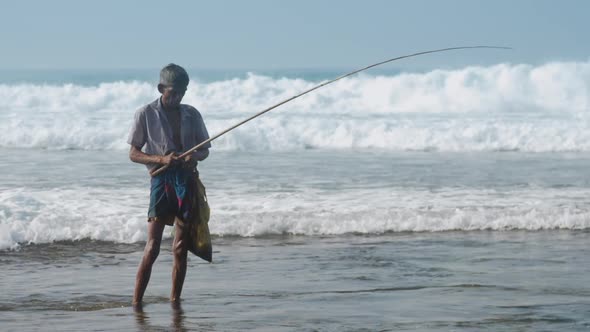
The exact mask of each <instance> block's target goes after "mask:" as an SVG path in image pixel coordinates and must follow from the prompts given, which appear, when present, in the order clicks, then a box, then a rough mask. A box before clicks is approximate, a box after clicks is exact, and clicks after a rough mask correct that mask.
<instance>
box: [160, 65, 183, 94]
mask: <svg viewBox="0 0 590 332" xmlns="http://www.w3.org/2000/svg"><path fill="white" fill-rule="evenodd" d="M188 81H189V79H188V74H187V72H186V70H184V68H182V67H181V66H179V65H176V64H173V63H170V64H168V65H166V67H164V68H162V70H160V84H163V85H168V86H179V87H185V88H186V87H187V86H188Z"/></svg>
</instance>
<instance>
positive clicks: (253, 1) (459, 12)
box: [0, 0, 590, 70]
mask: <svg viewBox="0 0 590 332" xmlns="http://www.w3.org/2000/svg"><path fill="white" fill-rule="evenodd" d="M588 13H590V1H587V0H563V1H557V0H494V1H483V0H481V1H479V0H448V1H439V0H430V1H427V0H411V1H410V0H408V1H405V0H397V1H396V0H389V1H387V0H363V1H360V0H359V1H349V0H297V1H293V0H291V1H280V0H274V1H273V0H248V1H244V0H239V1H238V0H235V1H229V0H207V1H202V0H193V1H189V0H187V1H178V0H170V1H152V0H143V1H139V0H127V1H123V0H116V1H115V0H100V1H75V0H52V1H45V0H38V1H33V0H19V1H5V2H3V3H2V12H1V13H0V41H1V48H0V50H1V51H0V69H15V70H19V69H40V68H42V69H77V68H84V69H107V68H109V69H117V68H160V67H162V65H164V64H166V63H169V62H175V63H178V64H181V65H183V66H185V67H187V68H206V69H246V70H257V69H262V70H272V69H296V68H302V69H303V68H305V69H314V68H333V69H336V68H337V69H340V68H351V69H355V68H357V67H360V66H364V65H369V64H371V63H374V62H378V61H381V60H385V59H388V58H392V57H396V56H400V55H405V54H410V53H415V52H419V51H426V50H431V49H438V48H445V47H454V46H470V45H501V46H509V47H512V48H514V49H513V50H511V51H502V50H467V51H456V52H448V53H444V54H443V53H439V54H432V55H427V56H421V57H416V58H412V59H407V60H403V61H400V62H396V63H395V66H396V68H407V69H431V68H453V67H463V66H469V65H491V64H496V63H513V64H516V63H529V64H541V63H546V62H550V61H588V59H589V57H590V43H588V40H589V38H588V37H587V36H586V33H588V32H590V20H589V19H588V18H587V15H588ZM392 66H393V65H392Z"/></svg>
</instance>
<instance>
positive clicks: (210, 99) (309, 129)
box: [0, 62, 590, 152]
mask: <svg viewBox="0 0 590 332" xmlns="http://www.w3.org/2000/svg"><path fill="white" fill-rule="evenodd" d="M191 84H192V85H191V87H190V89H189V91H188V93H187V95H186V96H185V102H186V103H189V104H193V105H195V106H196V107H197V108H199V109H200V110H201V111H202V113H203V116H204V118H205V121H206V123H207V126H208V128H209V131H210V134H212V135H213V134H216V133H218V132H220V131H222V130H223V129H226V128H227V127H229V126H231V125H234V124H236V123H237V122H239V121H241V120H243V119H245V118H247V117H249V116H251V115H253V114H255V113H257V112H258V111H260V110H262V109H265V108H267V107H269V106H271V105H273V104H275V103H277V102H279V101H281V100H284V99H286V98H289V97H291V96H293V95H296V94H298V93H300V92H302V91H304V90H306V89H309V88H310V87H312V86H314V85H316V84H317V82H310V81H306V80H304V79H287V78H279V79H274V78H271V77H266V76H260V75H255V74H250V75H248V77H246V78H242V79H230V80H225V81H219V82H212V83H199V82H198V81H195V82H193V83H191ZM157 95H158V93H157V91H156V89H155V87H154V86H153V85H150V84H147V83H141V82H116V83H103V84H100V85H98V86H90V87H89V86H77V85H71V84H67V85H63V86H57V85H30V84H29V85H26V84H25V85H23V84H20V85H0V98H1V99H2V100H3V101H4V103H3V104H2V105H0V147H16V148H47V149H88V150H100V149H107V150H108V149H127V145H126V143H125V142H126V136H127V132H128V129H129V126H130V123H131V119H132V117H133V112H134V110H135V109H137V108H138V107H140V106H141V105H142V104H144V103H147V102H149V101H151V100H154V99H155V98H157ZM589 111H590V62H562V63H557V62H556V63H548V64H545V65H541V66H536V67H535V66H530V65H509V64H499V65H495V66H491V67H467V68H464V69H461V70H452V71H445V70H435V71H432V72H428V73H423V74H411V73H405V74H399V75H396V76H372V75H368V74H361V75H359V76H355V77H352V78H347V79H343V80H341V81H338V82H336V83H334V84H333V85H330V86H327V87H324V88H322V89H319V90H317V91H314V92H313V93H311V94H309V95H306V96H304V97H302V98H299V99H297V100H295V101H293V102H290V103H287V104H285V105H283V106H281V107H280V108H278V109H276V110H273V111H272V112H271V113H268V114H266V115H264V116H263V117H261V118H259V119H255V120H253V121H252V122H250V123H248V124H246V125H244V126H243V127H241V128H239V129H237V130H236V131H234V132H232V133H230V134H227V135H226V136H224V137H222V138H220V139H219V140H218V141H216V142H215V146H216V148H217V149H221V150H294V149H295V150H297V149H307V148H317V149H352V148H381V149H389V150H432V149H434V150H441V151H486V150H522V151H534V152H541V151H590V112H589Z"/></svg>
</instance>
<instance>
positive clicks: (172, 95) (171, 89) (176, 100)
mask: <svg viewBox="0 0 590 332" xmlns="http://www.w3.org/2000/svg"><path fill="white" fill-rule="evenodd" d="M160 92H161V93H162V105H163V106H164V108H178V106H180V102H181V101H182V97H184V93H185V92H186V87H179V86H165V85H163V86H161V90H160Z"/></svg>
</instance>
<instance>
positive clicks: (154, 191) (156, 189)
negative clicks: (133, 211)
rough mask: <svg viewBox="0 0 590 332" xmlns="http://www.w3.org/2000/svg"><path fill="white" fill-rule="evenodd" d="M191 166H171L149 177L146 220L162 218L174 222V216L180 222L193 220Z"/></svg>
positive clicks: (194, 189) (169, 222)
mask: <svg viewBox="0 0 590 332" xmlns="http://www.w3.org/2000/svg"><path fill="white" fill-rule="evenodd" d="M198 176H199V175H198V172H197V171H196V170H195V169H193V168H184V167H180V166H177V167H171V168H169V169H167V170H166V171H164V172H162V173H161V174H158V175H156V176H154V177H152V179H151V190H150V207H149V210H148V220H150V221H151V220H162V221H164V222H165V223H166V224H167V225H173V224H174V217H176V218H178V219H180V220H181V221H182V222H185V221H190V220H193V218H194V213H195V208H198V207H197V206H194V205H195V204H194V203H195V199H194V195H195V193H196V190H197V188H195V183H196V181H195V179H196V178H198Z"/></svg>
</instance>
